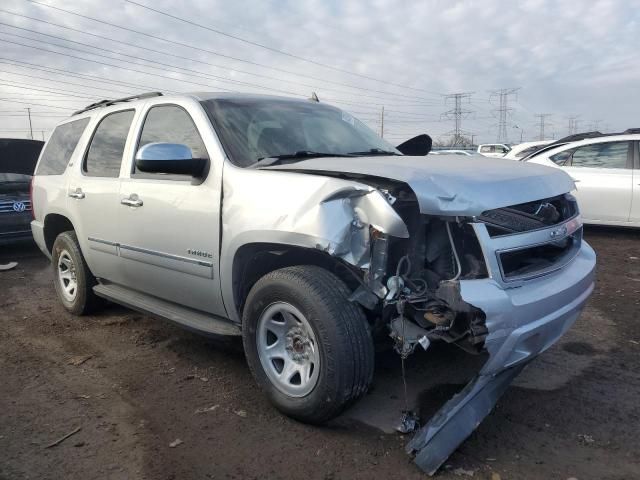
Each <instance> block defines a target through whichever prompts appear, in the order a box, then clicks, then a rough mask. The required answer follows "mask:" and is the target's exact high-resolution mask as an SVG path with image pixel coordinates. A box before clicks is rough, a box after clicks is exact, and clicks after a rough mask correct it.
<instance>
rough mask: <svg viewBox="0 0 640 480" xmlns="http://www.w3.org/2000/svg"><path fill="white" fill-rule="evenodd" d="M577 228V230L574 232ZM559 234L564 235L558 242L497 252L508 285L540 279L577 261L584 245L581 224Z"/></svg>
mask: <svg viewBox="0 0 640 480" xmlns="http://www.w3.org/2000/svg"><path fill="white" fill-rule="evenodd" d="M567 228H569V230H567ZM573 228H575V230H574V231H571V229H573ZM558 230H559V231H560V233H559V234H558V237H559V238H558V239H557V240H551V241H549V242H546V243H541V244H537V245H529V246H526V247H522V248H514V249H509V250H503V251H497V252H496V255H497V257H498V263H499V266H500V270H501V273H502V278H503V279H504V281H505V282H511V281H515V280H525V279H530V278H534V277H539V276H541V275H545V274H547V273H550V272H553V271H555V270H558V269H560V268H562V267H564V266H565V265H567V264H568V263H569V262H570V261H571V260H573V258H574V257H575V256H576V255H577V254H578V252H579V250H580V246H581V244H582V226H581V225H580V223H579V222H578V221H571V222H568V223H567V225H565V226H562V227H561V228H559V229H558ZM562 235H564V236H562Z"/></svg>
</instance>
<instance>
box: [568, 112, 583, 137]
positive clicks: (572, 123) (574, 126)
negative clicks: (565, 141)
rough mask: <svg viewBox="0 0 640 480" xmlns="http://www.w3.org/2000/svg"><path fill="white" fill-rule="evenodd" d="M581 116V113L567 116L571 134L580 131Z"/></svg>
mask: <svg viewBox="0 0 640 480" xmlns="http://www.w3.org/2000/svg"><path fill="white" fill-rule="evenodd" d="M579 118H580V116H579V115H572V116H571V117H567V120H569V135H574V134H576V133H578V125H579V124H580V120H579Z"/></svg>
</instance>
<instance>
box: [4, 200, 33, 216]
mask: <svg viewBox="0 0 640 480" xmlns="http://www.w3.org/2000/svg"><path fill="white" fill-rule="evenodd" d="M15 203H22V204H24V207H25V208H24V210H23V211H24V212H30V211H31V200H0V213H21V212H20V211H17V210H16V209H15V208H14V204H15Z"/></svg>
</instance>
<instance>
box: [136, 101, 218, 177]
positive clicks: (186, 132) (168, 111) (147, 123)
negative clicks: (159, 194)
mask: <svg viewBox="0 0 640 480" xmlns="http://www.w3.org/2000/svg"><path fill="white" fill-rule="evenodd" d="M156 142H163V143H180V144H182V145H186V146H187V147H189V148H190V149H191V155H193V158H205V159H208V158H209V155H208V154H207V149H206V148H205V146H204V142H203V141H202V137H200V134H199V133H198V129H197V128H196V126H195V124H194V123H193V120H192V119H191V117H190V116H189V114H188V113H187V112H186V111H185V110H184V109H183V108H181V107H178V106H177V105H161V106H157V107H152V108H151V109H150V110H149V113H148V114H147V118H145V120H144V125H143V127H142V133H141V134H140V142H139V143H138V149H139V148H141V147H143V146H145V145H147V144H148V143H156ZM134 169H135V165H134ZM139 175H143V174H142V172H141V173H140V174H139ZM144 175H145V176H147V175H150V176H158V175H163V174H159V173H155V174H149V173H144ZM165 177H166V176H165ZM185 177H186V176H185Z"/></svg>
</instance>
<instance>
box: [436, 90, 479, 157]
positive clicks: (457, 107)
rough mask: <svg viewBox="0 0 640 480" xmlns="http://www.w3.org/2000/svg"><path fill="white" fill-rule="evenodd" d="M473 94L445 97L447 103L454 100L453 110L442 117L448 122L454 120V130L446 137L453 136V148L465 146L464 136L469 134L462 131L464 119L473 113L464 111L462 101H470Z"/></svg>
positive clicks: (455, 94)
mask: <svg viewBox="0 0 640 480" xmlns="http://www.w3.org/2000/svg"><path fill="white" fill-rule="evenodd" d="M472 94H473V92H460V93H451V94H449V95H445V96H444V101H445V103H448V102H449V101H450V100H453V108H452V109H451V110H447V111H446V112H444V113H443V114H441V115H440V117H441V118H446V119H448V120H451V119H453V124H454V127H453V130H451V131H449V132H447V133H446V135H451V136H452V137H453V138H452V140H453V141H452V142H451V144H452V146H456V145H462V144H464V138H463V135H464V134H468V133H467V132H465V131H464V130H462V119H463V118H467V117H468V116H469V115H470V114H471V113H473V112H472V111H471V110H463V108H462V101H463V100H469V101H470V99H471V95H472Z"/></svg>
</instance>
